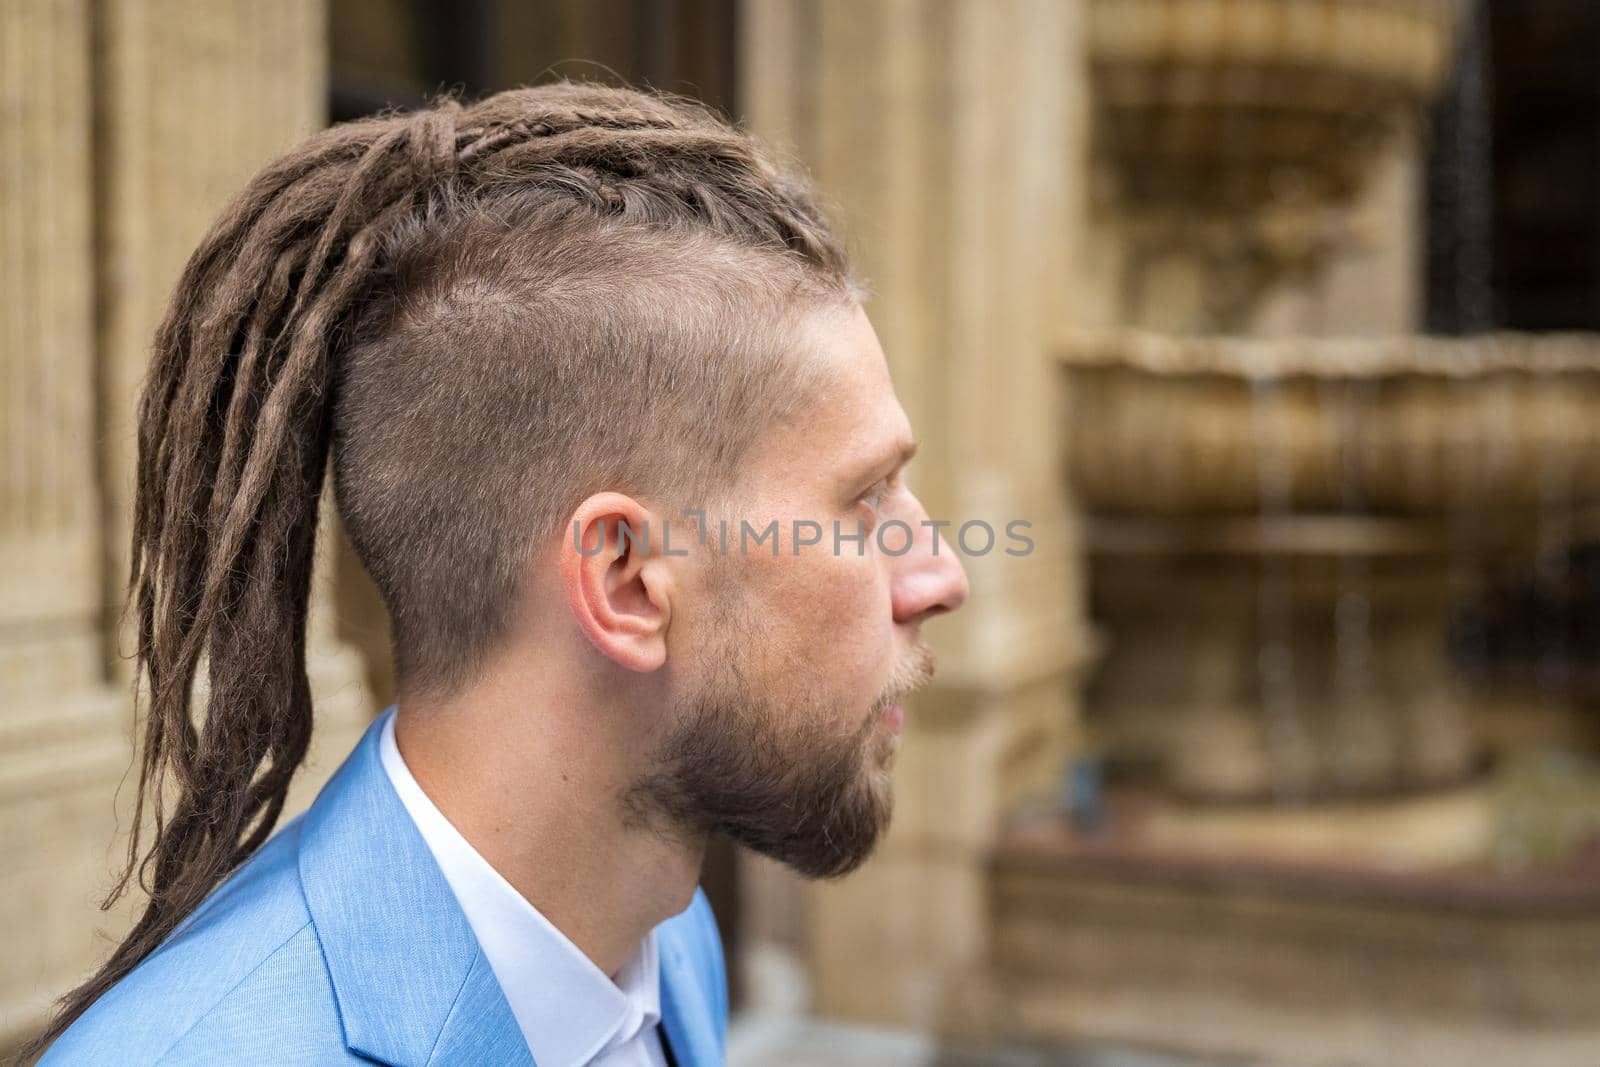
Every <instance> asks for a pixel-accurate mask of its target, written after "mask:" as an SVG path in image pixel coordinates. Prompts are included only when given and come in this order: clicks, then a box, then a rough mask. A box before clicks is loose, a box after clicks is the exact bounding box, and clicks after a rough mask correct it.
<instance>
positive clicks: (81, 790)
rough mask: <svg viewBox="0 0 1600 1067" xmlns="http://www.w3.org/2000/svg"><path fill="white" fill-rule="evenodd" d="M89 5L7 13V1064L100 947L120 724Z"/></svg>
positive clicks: (2, 660) (3, 536)
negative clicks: (109, 670)
mask: <svg viewBox="0 0 1600 1067" xmlns="http://www.w3.org/2000/svg"><path fill="white" fill-rule="evenodd" d="M90 47H91V46H90V23H89V11H88V4H87V3H86V2H84V0H77V2H70V0H69V2H53V0H20V2H18V3H15V4H7V5H5V7H4V8H0V110H3V112H4V114H5V116H6V118H5V121H4V122H3V123H0V381H3V382H4V385H3V386H0V457H3V458H0V753H3V759H0V841H4V842H5V853H6V863H5V865H4V867H3V869H0V925H3V927H4V929H5V930H6V931H7V933H8V940H9V946H8V948H7V951H6V954H5V963H4V964H0V1048H3V1047H4V1046H5V1045H6V1044H8V1043H9V1042H10V1040H11V1039H13V1038H15V1037H16V1036H18V1035H19V1034H20V1033H21V1032H22V1031H23V1030H24V1029H26V1028H27V1027H28V1026H30V1025H32V1023H33V1022H34V1021H35V1020H36V1018H37V1012H38V1010H39V1009H40V1008H41V1007H42V1006H43V999H44V998H43V996H42V994H47V993H53V992H57V991H59V989H60V988H61V987H62V986H63V985H65V984H66V982H67V981H70V980H71V979H72V978H74V977H76V976H77V974H78V973H79V972H80V971H81V970H82V968H83V966H84V964H85V962H86V961H87V960H89V959H90V958H92V956H93V955H94V953H96V952H97V951H98V948H99V946H98V945H96V943H95V940H94V934H93V929H92V927H91V916H94V915H95V912H94V910H93V908H92V906H90V904H89V899H90V897H91V896H92V894H93V893H94V891H95V890H96V889H97V888H99V887H100V886H101V885H102V883H103V882H104V874H105V868H106V857H107V852H106V848H107V846H108V845H109V844H110V841H111V835H112V831H113V829H114V824H113V818H112V805H111V800H112V791H113V790H114V789H115V787H116V782H117V778H118V776H119V775H120V774H121V772H122V771H123V769H124V768H125V767H126V766H127V756H128V748H127V744H126V740H125V737H124V729H125V727H126V719H125V716H124V715H123V714H122V700H121V699H120V693H119V692H118V690H117V689H115V688H113V687H112V686H110V685H109V684H108V681H107V676H106V672H105V669H104V663H103V658H104V657H103V646H102V633H101V625H100V618H101V595H100V594H101V585H100V579H101V573H102V570H101V541H100V521H101V514H102V512H101V507H100V500H99V497H98V491H97V487H96V464H95V456H94V442H95V440H96V438H97V436H98V430H97V428H96V425H95V411H96V403H95V401H96V397H95V363H94V358H95V353H94V291H93V288H92V285H91V279H92V273H93V272H92V263H93V217H92V211H93V202H94V197H93V175H92V170H91V167H92V160H91V136H90V126H91V122H90V118H91V113H92V107H93V101H92V97H91V91H90V63H91V59H90Z"/></svg>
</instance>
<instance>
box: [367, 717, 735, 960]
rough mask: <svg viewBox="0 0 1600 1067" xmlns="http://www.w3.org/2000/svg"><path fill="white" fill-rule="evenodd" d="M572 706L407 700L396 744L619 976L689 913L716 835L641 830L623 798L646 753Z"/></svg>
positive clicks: (447, 806) (518, 883)
mask: <svg viewBox="0 0 1600 1067" xmlns="http://www.w3.org/2000/svg"><path fill="white" fill-rule="evenodd" d="M497 704H503V705H505V706H495V705H497ZM563 710H564V711H566V712H567V714H563V713H562V711H558V710H555V709H545V708H540V707H536V706H533V705H530V704H529V703H527V702H525V701H523V700H517V701H504V702H502V701H499V700H495V699H494V698H493V697H479V698H474V699H469V700H460V701H452V702H451V703H450V704H449V705H448V706H446V705H440V706H429V707H418V706H416V705H415V704H412V703H408V702H402V704H401V706H400V709H399V711H398V713H397V715H396V719H395V743H396V745H397V746H398V747H399V749H400V754H401V757H402V758H403V759H404V760H405V762H406V765H407V767H408V768H409V769H410V770H411V773H412V775H413V777H415V778H416V780H417V784H418V785H419V786H421V788H422V790H423V792H424V793H426V794H427V795H428V798H429V799H430V800H432V801H433V803H434V804H435V806H437V807H438V808H439V810H440V811H441V812H442V813H443V814H444V816H445V818H447V819H449V820H450V822H451V824H452V825H453V826H455V828H456V829H457V830H458V831H460V833H461V835H462V836H463V837H465V838H466V839H467V841H468V842H470V843H471V844H472V846H473V848H475V849H477V851H478V852H479V854H480V855H482V856H483V858H484V859H485V860H487V861H488V862H489V864H490V865H491V866H493V867H494V868H495V870H497V871H499V872H500V874H501V875H502V876H503V877H504V878H505V879H506V881H508V882H510V883H511V885H512V886H513V887H515V888H516V890H517V891H518V892H519V893H521V894H522V895H523V896H524V897H526V898H527V899H528V901H529V903H531V904H532V905H533V906H534V907H535V908H537V909H539V911H540V913H541V914H543V915H544V916H545V918H547V919H549V920H550V922H551V923H552V924H554V926H555V927H556V928H557V929H558V930H560V931H561V932H562V933H563V934H565V935H566V936H567V938H568V939H570V940H571V941H572V942H573V944H575V945H577V946H578V948H579V950H581V951H582V952H583V953H584V954H585V955H586V956H588V957H589V958H590V959H591V960H593V961H594V962H595V964H596V966H598V967H599V968H600V969H601V970H602V971H604V972H605V973H606V974H608V975H612V976H615V975H616V973H617V971H618V970H620V969H621V967H622V965H623V964H624V963H625V962H626V961H627V959H628V957H629V956H630V955H632V954H633V952H634V950H635V949H636V948H637V947H638V945H639V942H640V941H642V940H643V939H644V937H645V935H646V934H648V933H649V932H650V930H651V929H652V928H653V927H655V926H656V925H657V924H659V923H661V922H662V921H664V920H666V919H668V918H671V917H672V916H673V915H676V914H677V913H679V912H681V911H682V910H683V909H684V908H686V907H687V906H688V904H689V902H690V900H691V899H692V897H693V895H694V889H695V886H696V884H697V883H698V881H699V877H700V866H701V862H702V860H703V858H704V853H705V840H704V838H703V837H700V838H686V837H684V836H682V835H677V834H666V833H662V832H660V830H659V829H658V828H653V827H641V826H637V825H632V824H631V823H630V822H629V820H627V819H626V818H625V817H624V810H623V807H622V803H621V796H622V794H623V792H624V791H625V790H626V788H627V787H628V785H629V784H630V781H631V777H630V776H631V774H632V773H633V772H632V770H631V766H630V760H631V759H633V758H637V757H636V753H634V752H631V751H629V749H628V747H627V746H626V745H623V744H619V743H617V741H616V739H614V738H609V737H607V736H606V735H607V733H608V731H607V730H606V729H605V728H604V726H603V725H598V726H597V724H596V722H595V721H593V720H591V721H589V722H583V721H575V719H574V717H573V716H572V715H571V714H570V706H568V707H567V708H565V709H563ZM604 718H605V716H595V719H599V720H604Z"/></svg>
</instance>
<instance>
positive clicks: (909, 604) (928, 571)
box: [890, 514, 967, 624]
mask: <svg viewBox="0 0 1600 1067" xmlns="http://www.w3.org/2000/svg"><path fill="white" fill-rule="evenodd" d="M922 518H924V519H925V518H927V515H926V514H924V515H923V516H922ZM916 530H917V536H916V538H915V540H914V542H913V548H912V551H910V552H907V553H906V554H905V555H903V556H901V557H900V558H899V559H898V560H896V564H897V565H896V567H895V571H894V577H893V579H892V581H891V583H890V597H891V600H892V601H893V605H894V621H895V622H899V623H906V624H915V623H920V622H922V621H923V620H924V619H931V618H933V616H935V615H943V614H944V613H945V612H947V611H954V610H956V609H957V608H959V607H960V606H961V605H962V604H964V603H966V600H967V572H966V569H965V568H963V567H962V566H961V559H960V558H959V557H958V556H957V555H956V552H955V550H954V549H953V548H951V547H950V544H949V542H947V541H946V540H945V539H944V538H942V537H940V536H939V530H938V528H937V527H935V526H933V525H931V524H925V523H918V524H917V526H916Z"/></svg>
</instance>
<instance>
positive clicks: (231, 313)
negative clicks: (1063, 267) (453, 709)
mask: <svg viewBox="0 0 1600 1067" xmlns="http://www.w3.org/2000/svg"><path fill="white" fill-rule="evenodd" d="M861 296H862V290H861V289H860V287H859V286H858V283H857V281H856V280H855V278H854V276H853V274H852V271H851V268H850V266H849V264H848V261H847V257H846V254H845V251H844V249H843V247H842V245H841V243H840V242H839V241H838V239H837V238H836V236H835V235H834V232H833V230H832V229H831V228H830V225H829V223H828V221H827V219H826V218H825V216H824V213H823V212H822V210H821V208H820V207H819V204H818V200H817V198H816V196H815V194H814V192H813V190H812V189H811V187H810V186H809V184H808V183H807V181H806V180H805V179H804V177H803V176H802V175H801V174H800V172H799V171H798V170H797V169H796V168H794V167H792V166H790V165H788V164H785V163H783V162H782V161H780V160H779V159H777V157H775V156H774V155H773V154H772V153H771V152H770V151H768V150H766V149H764V148H763V147H761V146H760V145H759V144H758V143H757V142H756V141H755V140H754V139H753V138H752V137H751V136H749V135H748V134H747V133H745V132H744V131H742V130H740V129H739V128H737V127H736V126H734V125H732V124H730V123H729V122H727V121H725V120H724V119H722V118H721V117H719V116H718V115H716V114H715V113H713V112H712V111H710V110H709V109H707V108H705V107H704V106H702V105H700V104H697V103H694V102H691V101H688V100H685V99H682V98H678V97H673V96H668V95H664V94H655V93H644V92H637V91H633V90H627V89H617V88H609V87H603V86H598V85H589V84H582V83H573V82H559V83H555V84H549V85H542V86H538V87H535V88H527V89H517V90H512V91H508V92H503V93H500V94H498V95H495V96H491V97H489V98H487V99H484V100H482V101H481V102H478V103H475V104H471V105H470V106H463V105H462V104H460V103H459V102H457V101H456V100H454V99H449V98H446V99H443V100H440V101H438V102H437V103H435V104H434V105H433V106H431V107H429V108H427V109H426V110H423V111H419V112H411V113H389V114H384V115H379V116H377V117H373V118H368V119H363V120H360V121H356V122H350V123H345V124H343V125H339V126H335V127H333V128H330V129H328V130H325V131H323V132H322V133H320V134H318V135H316V136H314V137H312V138H310V139H309V140H308V141H306V142H305V143H303V144H302V145H301V146H300V147H298V148H297V149H295V150H294V151H292V152H290V153H288V154H287V155H284V156H283V157H281V158H279V159H277V160H276V161H274V162H272V163H271V164H269V165H268V166H267V167H266V168H265V169H264V170H263V171H261V173H260V174H258V175H257V176H256V177H255V179H254V180H253V181H251V182H250V184H249V185H248V187H247V188H245V190H244V191H243V192H242V193H241V194H239V195H238V196H237V197H236V198H235V199H234V200H233V201H232V203H231V204H230V205H229V206H228V207H227V209H226V210H225V211H224V212H223V214H222V216H221V218H220V219H219V220H218V221H217V222H216V223H215V224H214V225H213V227H212V228H211V230H210V231H209V232H208V233H207V234H206V236H205V238H204V239H203V240H202V242H201V244H200V246H199V248H198V249H197V250H196V251H195V252H194V254H193V256H192V257H191V258H190V260H189V262H188V265H187V266H186V267H185V269H184V271H183V274H182V277H181V279H180V281H179V282H178V284H177V288H176V290H175V291H174V292H173V294H172V297H171V300H170V303H169V305H168V307H167V310H166V313H165V316H164V318H163V320H162V322H161V324H160V328H159V330H158V331H157V334H156V338H155V351H154V360H153V364H152V366H151V370H150V374H149V378H148V380H147V382H146V385H145V388H144V392H143V395H142V397H141V400H140V404H139V416H138V469H137V488H136V497H135V508H134V521H133V563H132V570H131V574H130V577H129V589H128V595H129V602H128V610H129V611H130V612H131V613H132V615H133V617H134V618H135V620H136V622H137V667H138V673H139V680H140V685H141V687H142V688H143V690H144V692H145V694H146V696H145V704H146V707H145V715H144V722H143V729H142V738H141V741H140V753H139V758H138V762H139V791H138V801H137V804H138V808H137V814H136V815H135V818H134V821H133V824H132V828H131V831H132V832H131V839H130V842H129V847H128V854H127V864H126V867H125V868H124V870H123V871H122V874H121V877H120V879H119V880H118V882H117V884H116V886H115V888H114V889H113V890H112V892H111V894H110V896H109V897H108V899H107V900H106V902H105V905H104V906H105V907H110V906H111V905H112V904H113V903H114V902H115V901H116V900H117V899H118V898H119V897H120V895H121V894H122V893H123V892H125V891H126V890H127V888H128V887H129V885H130V883H131V882H132V881H133V880H134V879H135V878H137V880H138V883H139V884H140V885H141V886H142V887H143V888H144V889H145V890H146V891H147V892H148V894H149V896H148V902H147V903H146V905H145V906H144V908H143V910H142V912H141V914H140V915H139V917H138V920H137V921H136V922H135V924H134V926H133V927H132V929H131V931H130V932H129V933H128V935H127V936H126V938H125V939H124V940H123V941H122V942H121V943H120V944H119V945H118V946H117V948H116V949H115V951H114V952H113V953H112V955H111V956H110V958H109V960H108V961H107V962H106V963H105V964H104V965H103V966H102V967H101V969H100V970H99V971H98V972H97V973H96V974H94V975H93V976H92V977H91V978H90V979H89V980H88V981H86V982H85V983H84V984H83V985H81V986H79V987H78V988H77V989H74V990H73V991H72V992H70V993H69V994H67V995H66V996H65V997H64V998H63V999H62V1001H61V1002H60V1004H59V1005H58V1011H57V1014H56V1015H55V1017H54V1018H53V1020H52V1021H51V1023H50V1025H49V1027H48V1028H47V1029H46V1030H45V1031H44V1032H43V1033H42V1034H40V1035H39V1037H37V1038H36V1039H35V1040H34V1041H33V1042H32V1043H30V1045H29V1046H28V1048H27V1049H25V1050H24V1052H23V1055H24V1058H31V1057H32V1056H33V1055H37V1054H38V1053H39V1052H42V1050H43V1049H44V1048H45V1047H47V1046H48V1045H49V1043H50V1042H51V1041H53V1040H54V1039H55V1038H56V1037H57V1036H59V1035H60V1034H61V1033H62V1031H64V1030H65V1029H66V1028H67V1026H69V1025H70V1024H71V1023H72V1021H73V1020H74V1019H76V1018H77V1017H78V1016H79V1015H81V1014H82V1013H83V1011H84V1010H85V1009H86V1008H87V1007H88V1006H89V1005H90V1004H92V1003H93V1002H94V1001H95V1000H96V999H97V998H98V997H99V996H100V995H101V994H102V993H104V992H105V991H106V990H107V989H108V988H110V987H111V986H112V985H113V984H114V983H115V982H116V981H117V980H119V979H120V978H122V977H123V976H124V975H126V974H127V973H128V972H129V971H131V970H132V969H133V968H134V967H135V966H136V965H137V964H138V963H139V962H140V961H141V960H143V959H144V958H145V957H146V956H148V955H149V954H150V953H151V952H152V951H154V950H155V949H156V947H157V946H159V945H160V944H161V942H162V941H163V940H164V939H166V937H167V936H168V935H170V934H171V933H172V931H173V930H174V929H175V928H176V927H177V926H178V925H179V924H180V923H181V922H182V920H183V919H184V918H185V917H186V916H188V915H189V914H190V913H192V912H193V911H194V909H195V908H196V907H197V906H198V905H199V904H200V902H201V901H202V900H203V899H204V898H205V897H206V896H207V894H209V893H210V891H211V890H212V889H214V888H215V887H216V886H217V885H218V884H219V883H220V882H221V881H222V880H223V879H224V878H225V877H226V876H227V875H228V874H229V873H230V872H231V871H233V870H234V869H235V868H236V867H237V866H238V865H239V864H241V863H242V862H243V861H244V860H245V859H247V858H248V857H249V856H250V855H251V854H252V853H253V852H254V851H255V850H256V849H257V848H258V847H259V846H260V845H261V844H262V843H263V842H264V841H265V840H266V839H267V837H268V835H270V834H271V832H272V830H273V828H274V826H275V824H276V823H277V820H278V817H279V815H280V813H281V812H282V809H283V804H284V798H285V794H286V792H287V790H288V787H289V781H290V778H291V776H292V775H293V774H294V772H295V769H296V768H297V767H298V766H299V765H300V763H301V761H302V759H303V758H304V756H305V753H306V748H307V744H308V742H309V740H310V737H311V729H312V700H311V691H310V686H309V682H308V679H307V675H306V647H305V639H306V614H307V607H308V601H309V598H310V593H311V570H312V555H313V546H314V542H315V539H316V532H317V519H318V512H319V507H318V504H319V499H320V496H321V493H322V488H323V483H324V477H325V472H326V470H327V469H328V468H329V466H330V460H331V466H332V468H333V471H334V490H335V494H334V495H335V498H336V502H337V506H338V512H339V515H340V517H341V520H342V522H343V524H344V526H345V529H346V530H347V532H348V534H349V537H350V540H351V543H352V544H353V546H354V548H355V551H356V554H357V556H358V557H359V558H360V560H361V562H362V564H363V565H364V566H365V567H366V569H367V570H368V571H369V572H370V574H371V575H372V578H373V579H374V581H375V583H376V585H377V587H378V590H379V592H380V594H381V595H382V597H383V600H384V603H385V606H386V608H387V610H388V611H389V613H390V616H391V619H392V622H393V635H394V646H395V647H394V651H395V660H396V668H397V676H398V680H399V684H400V687H401V691H402V692H415V693H422V692H426V693H430V694H445V693H449V692H452V691H456V690H458V689H459V688H460V687H461V686H463V685H465V684H467V683H468V682H470V681H471V680H472V679H473V677H474V675H475V672H477V671H478V670H479V669H481V667H482V665H483V664H484V661H485V659H486V657H487V655H488V654H489V653H490V652H491V651H493V649H494V646H495V643H496V642H497V640H499V639H500V638H501V637H502V636H503V632H504V629H505V626H506V624H507V622H508V620H509V617H510V612H511V609H512V607H513V606H514V605H515V603H516V601H517V599H518V596H519V593H520V588H521V585H520V583H521V578H522V575H524V574H525V572H526V570H527V568H528V567H529V565H530V564H531V563H532V562H533V561H534V560H535V558H536V556H537V554H538V552H539V550H540V546H541V545H543V544H545V543H548V541H549V539H550V538H551V537H552V536H554V535H555V534H557V533H558V532H559V529H560V527H561V525H562V524H563V522H564V520H565V517H566V516H568V515H570V513H571V511H572V509H573V508H574V507H575V506H576V505H577V504H578V503H579V502H581V501H582V499H583V498H584V497H586V496H588V495H589V494H591V493H594V492H598V491H601V490H605V489H613V490H617V491H621V492H627V493H630V494H634V495H638V496H640V498H641V499H643V500H647V501H660V502H662V505H663V507H668V508H670V507H671V506H673V505H674V504H677V503H686V502H691V501H692V503H693V506H698V505H700V504H701V503H703V502H708V501H711V500H714V499H716V494H717V492H718V489H719V487H726V486H727V485H729V484H730V480H731V479H732V478H733V477H734V473H735V471H736V468H737V465H738V464H739V462H740V460H741V457H743V456H744V455H745V453H746V452H747V450H748V449H749V447H750V446H751V445H752V444H753V443H754V441H755V440H756V439H757V438H758V437H759V436H760V435H761V434H762V433H763V432H764V431H766V430H767V429H768V428H769V427H770V426H771V425H773V424H774V423H775V422H776V421H777V420H780V419H782V418H784V417H785V416H786V415H787V414H789V413H791V412H793V411H794V410H796V409H797V408H798V407H799V406H800V405H801V404H802V403H803V401H804V400H805V398H806V397H807V395H808V394H809V393H811V392H812V391H813V389H812V387H813V385H814V384H815V382H816V380H817V375H818V374H820V373H821V372H820V371H819V370H818V369H817V367H816V366H814V365H813V362H814V361H811V360H808V359H807V358H806V353H805V352H803V351H802V350H801V349H802V348H803V345H801V344H800V342H799V338H800V336H801V330H800V328H799V324H800V323H801V321H802V320H803V318H804V316H806V315H807V314H811V313H816V312H818V311H826V310H830V309H834V310H836V309H840V308H845V307H848V306H849V304H850V303H851V301H853V300H858V299H860V298H861ZM697 496H698V497H699V498H700V499H695V498H696V497H697ZM668 513H669V514H673V515H674V517H675V513H673V512H668ZM202 664H204V666H205V675H204V678H203V682H204V684H203V685H197V684H196V683H197V681H200V680H201V679H199V672H200V669H201V665H202ZM197 690H199V692H197ZM147 808H148V809H149V810H148V814H147V812H146V809H147ZM151 823H153V829H152V828H151V826H150V825H149V824H151ZM146 834H148V837H149V844H148V848H147V849H144V848H142V847H141V846H142V841H143V838H144V837H145V836H146Z"/></svg>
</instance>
